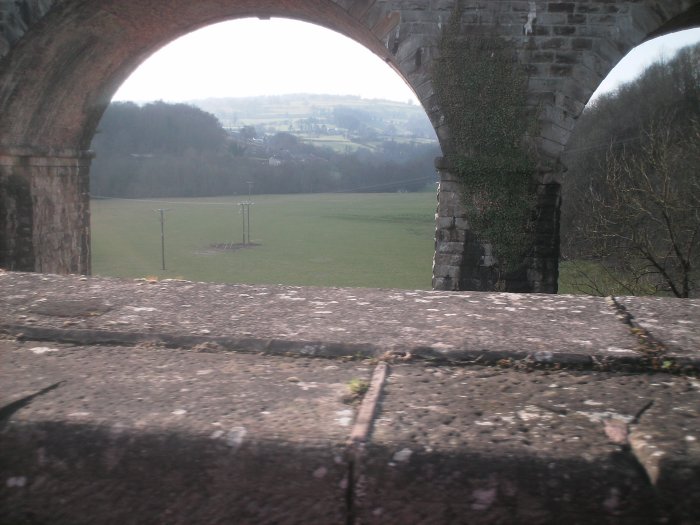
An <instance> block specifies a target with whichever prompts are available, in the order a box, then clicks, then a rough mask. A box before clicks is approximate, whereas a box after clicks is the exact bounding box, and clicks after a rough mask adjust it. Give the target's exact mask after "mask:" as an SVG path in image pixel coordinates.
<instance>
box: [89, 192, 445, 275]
mask: <svg viewBox="0 0 700 525" xmlns="http://www.w3.org/2000/svg"><path fill="white" fill-rule="evenodd" d="M245 200H247V196H233V197H212V198H199V199H153V200H129V199H108V200H102V199H99V200H93V201H92V202H91V206H92V211H91V221H92V270H93V274H94V275H101V276H115V277H147V276H155V277H158V278H182V279H187V280H195V281H215V282H230V283H248V284H290V285H311V286H350V287H359V286H363V287H364V286H366V287H377V288H404V289H429V288H430V286H431V265H432V256H433V247H434V241H433V237H434V229H435V226H434V213H435V206H436V200H435V195H434V194H433V193H432V192H425V193H391V194H377V193H371V194H345V193H338V194H307V195H253V197H252V201H253V202H254V204H253V206H252V207H251V221H250V226H251V232H250V233H251V242H252V244H253V245H252V246H245V247H241V246H236V245H240V244H241V243H242V240H243V239H242V236H243V223H242V216H241V211H240V206H238V203H239V202H242V201H245ZM159 208H163V209H166V210H167V211H166V212H165V250H166V254H165V259H166V270H165V271H163V270H161V244H160V218H159V217H160V216H159V213H158V212H157V211H156V210H157V209H159ZM226 244H230V245H233V247H228V249H227V247H226V246H225V245H226ZM217 245H218V246H219V247H217ZM222 245H224V246H222Z"/></svg>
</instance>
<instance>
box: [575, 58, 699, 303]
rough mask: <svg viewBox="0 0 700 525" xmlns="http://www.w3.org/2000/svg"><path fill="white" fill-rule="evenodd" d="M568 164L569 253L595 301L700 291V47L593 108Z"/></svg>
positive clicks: (584, 117) (577, 132) (577, 131)
mask: <svg viewBox="0 0 700 525" xmlns="http://www.w3.org/2000/svg"><path fill="white" fill-rule="evenodd" d="M564 162H565V164H566V165H567V166H568V168H569V171H568V172H567V173H566V175H565V180H564V185H563V216H562V238H563V239H564V242H563V243H562V245H563V246H562V251H563V255H564V256H565V258H567V259H570V260H573V261H576V264H577V272H578V276H579V282H580V289H581V290H582V291H586V292H589V293H595V294H600V295H607V294H612V293H616V294H635V295H636V294H653V293H662V294H670V295H675V296H677V297H690V296H695V295H697V294H698V289H699V288H700V46H694V47H688V48H685V49H683V50H681V51H680V52H679V53H678V54H677V55H676V56H675V57H674V58H672V59H670V60H668V61H664V62H660V63H657V64H655V65H653V66H651V67H649V68H648V69H647V70H646V71H645V72H644V73H643V74H642V75H641V76H640V77H639V78H638V79H637V80H636V81H634V82H632V83H629V84H626V85H624V86H623V87H621V88H620V89H619V90H618V91H617V92H615V93H613V94H610V95H607V96H603V97H601V98H599V99H597V100H596V101H595V102H594V103H592V104H590V105H589V107H587V108H586V109H585V110H584V112H583V114H582V116H581V118H580V120H579V122H578V124H577V127H576V129H575V132H574V135H573V136H572V138H571V140H570V142H569V145H568V149H567V152H566V155H565V157H564Z"/></svg>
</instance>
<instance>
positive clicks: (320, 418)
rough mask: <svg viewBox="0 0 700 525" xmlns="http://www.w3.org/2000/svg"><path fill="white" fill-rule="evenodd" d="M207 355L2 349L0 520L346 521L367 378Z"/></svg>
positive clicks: (0, 344) (354, 372) (301, 362)
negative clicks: (353, 389) (357, 382)
mask: <svg viewBox="0 0 700 525" xmlns="http://www.w3.org/2000/svg"><path fill="white" fill-rule="evenodd" d="M207 350H208V349H207V348H200V349H195V350H179V349H165V348H158V347H135V348H123V347H102V348H100V347H94V346H87V347H72V346H67V345H61V344H54V343H47V344H37V343H26V344H23V343H14V342H9V341H2V340H0V384H1V385H2V386H1V388H0V472H1V474H0V476H1V477H2V479H0V482H1V483H0V523H7V524H10V523H12V524H21V523H62V524H79V523H120V524H125V523H144V524H145V523H182V524H190V523H270V524H272V523H344V522H345V519H344V516H345V515H346V508H345V507H346V501H345V492H346V491H345V489H344V487H345V486H346V485H347V480H346V477H347V466H346V463H347V461H346V457H345V442H346V440H347V438H348V436H349V434H350V429H351V426H352V422H353V419H354V412H355V409H354V407H353V406H352V405H348V404H346V403H344V402H343V399H344V396H345V395H346V394H348V383H349V382H350V381H351V380H353V379H362V380H366V379H368V377H369V372H370V368H369V367H368V366H366V365H362V364H361V363H359V362H352V363H343V362H340V361H335V362H330V361H324V360H321V361H315V362H314V361H310V360H308V359H298V358H297V359H292V358H283V357H276V358H271V357H264V356H253V355H246V354H235V353H209V352H207ZM51 386H53V388H49V389H47V387H51ZM28 396H30V399H29V400H27V398H28ZM31 396H34V397H33V398H31Z"/></svg>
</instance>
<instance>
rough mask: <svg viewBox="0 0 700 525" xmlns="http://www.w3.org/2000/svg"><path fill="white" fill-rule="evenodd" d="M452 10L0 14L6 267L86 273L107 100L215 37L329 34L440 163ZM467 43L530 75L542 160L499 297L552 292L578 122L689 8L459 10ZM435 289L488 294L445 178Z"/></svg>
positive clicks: (369, 3)
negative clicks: (395, 89) (638, 49)
mask: <svg viewBox="0 0 700 525" xmlns="http://www.w3.org/2000/svg"><path fill="white" fill-rule="evenodd" d="M456 1H459V0H433V1H431V2H414V1H407V0H291V1H285V2H280V1H279V0H201V1H198V2H191V1H190V0H168V1H167V2H166V1H164V0H154V1H150V2H143V1H142V0H80V1H79V0H65V1H61V2H57V1H55V0H21V1H19V2H10V3H4V4H3V5H2V6H1V7H0V54H5V56H4V57H3V58H2V60H1V61H0V114H2V122H1V123H0V202H1V203H3V208H1V209H2V213H0V235H1V237H0V266H2V267H8V268H11V269H17V270H30V271H45V272H58V273H65V272H74V273H88V272H89V270H90V268H89V208H88V187H87V173H88V170H89V163H90V162H89V153H88V152H86V151H85V149H86V148H87V147H88V145H89V143H90V140H91V138H92V135H93V133H94V130H95V127H96V125H97V123H98V121H99V119H100V117H101V115H102V113H103V111H104V109H105V108H106V106H107V104H108V102H109V99H110V98H111V95H112V94H113V93H114V92H115V91H116V89H117V87H118V86H119V85H120V84H121V82H122V81H123V80H124V79H125V78H126V77H127V76H128V75H129V73H130V72H131V71H133V70H134V69H135V68H136V67H137V66H138V64H140V63H141V62H142V61H143V60H144V59H145V58H146V57H148V56H149V55H150V54H152V53H153V52H154V51H155V50H156V49H158V48H159V47H160V46H162V45H164V44H165V43H167V42H169V41H171V40H173V39H175V38H177V37H178V36H181V35H183V34H185V33H188V32H190V31H193V30H195V29H198V28H200V27H203V26H205V25H209V24H212V23H215V22H219V21H223V20H230V19H235V18H242V17H259V18H268V17H285V18H293V19H297V20H301V21H306V22H311V23H315V24H319V25H322V26H325V27H328V28H329V29H332V30H335V31H338V32H340V33H342V34H344V35H346V36H348V37H350V38H352V39H353V40H355V41H357V42H358V43H360V44H362V45H364V46H365V47H367V48H368V49H370V50H371V51H373V52H374V53H375V54H377V55H379V56H380V57H381V58H383V59H384V60H385V61H386V62H387V64H389V66H391V67H393V68H394V69H395V70H396V71H397V72H398V73H399V74H400V75H402V76H403V78H404V79H405V80H406V81H407V82H408V83H409V85H410V86H412V88H413V89H414V91H415V92H416V94H417V95H418V98H419V99H420V101H421V103H422V104H423V107H424V108H425V110H426V112H427V114H428V116H429V117H430V119H431V121H432V122H433V125H434V126H435V128H436V131H437V134H438V137H439V139H440V143H441V146H442V148H443V151H447V150H448V149H449V145H450V131H449V129H448V128H447V126H446V125H445V124H444V119H443V114H442V112H441V111H442V109H445V108H442V109H441V108H439V107H438V105H437V103H436V97H435V93H434V91H433V84H432V81H431V74H432V64H433V61H434V60H435V59H436V58H437V51H436V45H437V41H438V37H439V35H440V34H441V31H442V26H443V25H444V24H445V23H446V22H447V20H448V18H449V16H450V14H451V13H452V12H453V11H454V7H455V2H456ZM461 5H462V7H463V10H462V19H461V30H462V31H463V32H464V33H465V34H475V35H479V34H483V33H484V32H485V31H488V32H490V33H491V34H496V35H497V36H499V37H501V38H505V39H508V40H509V41H511V42H512V43H513V45H514V46H515V48H516V49H517V51H518V56H519V60H520V62H521V63H522V64H523V65H525V66H526V67H527V69H528V71H529V74H530V79H529V83H528V104H529V105H531V106H533V107H536V108H537V113H538V120H539V124H540V126H539V133H538V136H537V137H535V142H536V146H537V149H538V152H539V155H540V158H541V161H540V162H539V164H538V167H537V173H534V174H533V176H534V178H535V179H536V181H537V184H538V188H539V190H538V199H539V201H538V203H537V205H536V210H534V211H535V212H536V215H537V217H538V223H537V235H536V240H535V245H534V246H533V250H532V254H531V255H530V256H529V257H528V259H527V260H526V261H524V264H523V266H522V271H521V272H520V273H519V274H518V275H516V276H514V277H513V278H512V279H511V281H510V282H509V283H507V286H506V290H507V291H536V292H554V291H556V286H557V285H556V281H557V271H558V247H559V245H558V243H559V237H558V214H559V189H558V177H559V174H560V172H561V167H560V165H559V157H560V155H561V152H562V150H563V148H564V146H565V145H566V142H567V140H568V137H569V135H570V133H571V131H572V130H573V126H574V125H575V119H576V117H577V116H578V115H579V114H580V112H581V111H582V109H583V106H584V105H585V103H586V102H587V101H588V98H589V97H590V95H591V94H592V93H593V91H594V90H595V88H596V87H597V85H598V83H600V81H601V80H602V79H603V77H604V76H605V75H606V74H607V73H608V72H609V70H610V69H612V67H613V66H614V64H615V63H616V62H617V61H618V60H619V59H620V58H621V57H622V56H623V55H624V53H626V51H627V50H629V49H631V48H632V47H634V46H635V45H637V44H638V43H640V42H641V41H643V40H644V39H646V38H648V37H649V36H651V35H654V34H655V33H657V32H660V31H661V32H663V31H671V30H673V28H677V27H682V26H683V27H687V26H688V25H697V23H698V19H700V9H699V8H698V4H697V1H696V0H658V1H656V2H653V3H648V2H645V3H640V2H637V1H633V0H627V1H622V2H614V3H613V2H609V1H607V0H585V1H584V0H567V1H550V0H531V1H523V0H487V1H483V0H482V1H478V2H477V1H473V0H461ZM437 169H438V172H439V173H440V176H441V186H440V191H439V199H438V222H437V227H436V253H435V259H434V269H433V286H434V287H435V288H438V289H477V290H478V289H489V288H493V286H494V284H495V283H494V281H493V278H492V272H491V271H490V270H491V268H492V267H493V257H491V254H490V252H489V245H488V243H487V242H484V240H480V239H479V238H478V236H476V235H475V234H474V232H471V231H470V230H469V224H468V223H467V221H466V219H465V217H466V215H465V214H464V209H463V206H462V204H461V196H460V185H459V181H457V180H456V179H455V178H454V177H453V176H452V174H451V173H450V167H449V165H448V164H446V163H445V162H438V164H437Z"/></svg>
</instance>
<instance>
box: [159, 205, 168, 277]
mask: <svg viewBox="0 0 700 525" xmlns="http://www.w3.org/2000/svg"><path fill="white" fill-rule="evenodd" d="M156 211H157V212H159V213H160V256H161V261H162V265H161V266H162V269H163V270H165V212H166V211H167V210H164V209H163V208H159V209H157V210H156Z"/></svg>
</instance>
